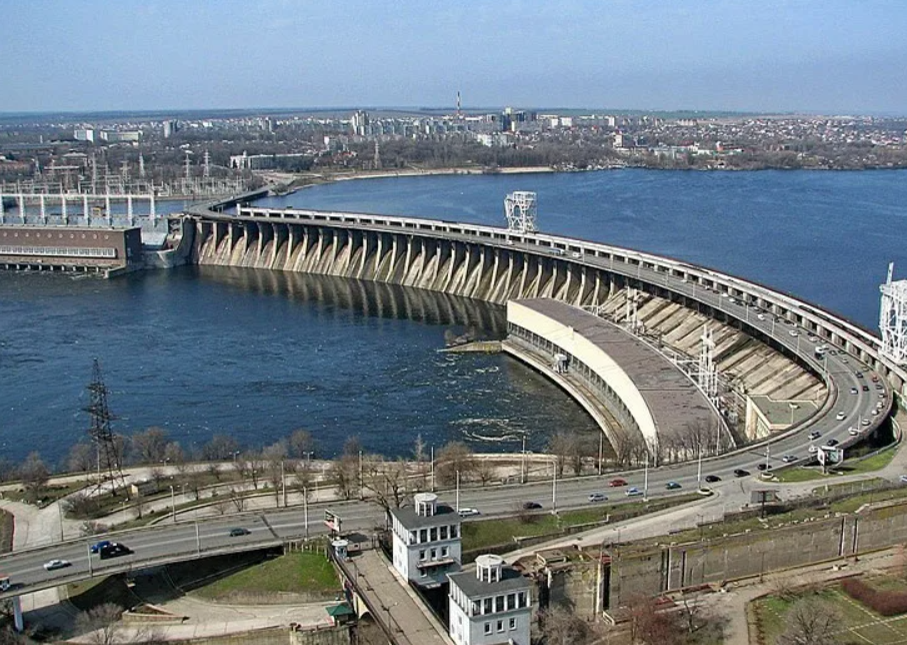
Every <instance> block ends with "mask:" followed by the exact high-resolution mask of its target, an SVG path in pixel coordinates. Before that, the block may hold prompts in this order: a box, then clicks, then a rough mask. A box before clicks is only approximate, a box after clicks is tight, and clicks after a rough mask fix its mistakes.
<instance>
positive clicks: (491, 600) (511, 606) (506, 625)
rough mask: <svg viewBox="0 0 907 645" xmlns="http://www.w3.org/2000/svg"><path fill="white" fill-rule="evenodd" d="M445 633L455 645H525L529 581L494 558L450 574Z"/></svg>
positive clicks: (480, 559) (529, 615)
mask: <svg viewBox="0 0 907 645" xmlns="http://www.w3.org/2000/svg"><path fill="white" fill-rule="evenodd" d="M448 578H449V580H450V593H449V595H448V605H449V609H450V611H449V624H448V633H449V634H450V637H451V638H452V639H453V641H454V643H456V644H457V645H501V644H504V643H510V644H513V645H529V631H530V630H529V627H530V622H531V620H532V596H531V593H530V591H531V587H532V582H531V581H530V580H529V579H528V578H526V577H524V576H523V575H521V574H520V572H518V571H517V570H516V569H514V568H512V567H509V566H506V565H505V564H504V560H503V559H502V558H501V557H500V556H498V555H480V556H479V557H478V558H476V563H475V569H474V570H473V569H471V568H470V569H469V570H464V571H461V572H459V573H452V574H450V575H449V576H448Z"/></svg>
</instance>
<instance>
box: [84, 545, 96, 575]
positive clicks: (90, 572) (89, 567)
mask: <svg viewBox="0 0 907 645" xmlns="http://www.w3.org/2000/svg"><path fill="white" fill-rule="evenodd" d="M85 551H86V552H87V553H88V575H89V577H91V576H94V572H93V571H92V570H91V545H90V544H86V545H85Z"/></svg>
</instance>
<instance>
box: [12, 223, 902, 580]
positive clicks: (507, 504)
mask: <svg viewBox="0 0 907 645" xmlns="http://www.w3.org/2000/svg"><path fill="white" fill-rule="evenodd" d="M362 228H366V227H362ZM371 228H376V229H379V230H383V229H382V227H378V226H374V227H371ZM449 237H451V238H454V239H457V238H463V241H467V242H475V239H474V238H470V237H468V236H457V235H450V236H449ZM482 242H483V243H484V244H490V245H496V244H497V243H496V242H493V241H490V240H484V239H483V240H482ZM499 246H502V247H504V244H503V243H501V244H499ZM507 248H510V249H514V248H516V249H520V250H525V251H528V252H532V253H545V250H544V247H538V246H534V245H525V244H522V243H516V244H514V245H507ZM559 259H563V260H565V261H567V260H569V261H573V262H579V263H584V264H587V265H589V266H593V267H598V268H603V269H607V270H608V271H612V272H614V273H617V274H623V275H626V276H629V277H635V278H638V279H640V280H643V281H647V282H651V283H654V284H658V285H661V286H664V287H665V288H667V289H669V290H672V291H674V292H676V293H679V294H684V295H686V296H689V297H690V298H692V299H693V300H696V301H698V302H701V303H703V304H705V305H708V306H710V307H713V308H714V309H716V310H720V311H724V312H727V313H728V314H729V315H731V316H733V317H736V318H738V319H739V320H741V321H743V322H744V325H748V326H749V327H751V328H752V329H754V330H756V331H758V332H759V333H761V334H762V335H764V336H765V337H766V338H769V339H771V340H772V341H773V342H774V343H776V344H777V345H779V346H782V347H785V348H787V349H788V350H790V351H791V352H793V353H796V354H798V355H799V356H800V357H801V359H802V360H803V361H804V362H805V363H807V364H809V365H810V366H812V367H813V369H815V370H816V371H817V372H819V373H820V374H822V373H825V374H827V376H828V384H829V387H830V402H829V405H827V406H825V407H824V408H823V410H822V414H821V415H820V416H818V417H816V418H814V419H813V420H811V421H810V422H809V423H806V424H804V425H803V426H802V427H799V428H795V429H794V430H793V431H790V432H787V433H785V434H783V435H782V436H781V437H779V438H777V439H773V440H772V442H771V455H770V456H768V457H767V456H766V446H767V445H768V444H760V445H757V446H752V447H747V448H744V449H741V450H739V451H735V452H733V453H730V454H727V455H723V456H719V457H713V458H710V459H707V460H705V461H704V462H703V463H702V464H701V469H700V464H698V463H695V462H694V463H687V464H683V465H671V466H667V467H663V468H659V469H652V470H650V471H649V476H648V497H650V498H654V497H661V496H665V495H668V494H676V493H684V492H689V491H691V490H696V489H697V487H698V486H699V485H700V483H701V481H700V480H701V479H704V478H705V477H707V476H710V475H712V476H716V477H719V478H720V480H719V481H717V482H713V483H709V484H708V485H709V486H710V487H713V488H715V489H716V490H718V491H719V492H720V491H721V490H722V488H727V487H728V486H730V482H733V481H734V480H735V479H736V477H735V474H734V471H735V470H737V469H744V470H746V471H748V472H749V473H750V475H748V476H749V477H755V476H757V475H758V470H757V468H758V465H759V464H760V463H762V464H764V463H766V461H767V462H768V463H770V464H771V465H772V466H773V467H774V468H780V467H783V466H784V465H786V464H785V462H784V461H783V457H785V456H787V455H792V456H795V457H797V462H796V463H805V462H807V461H808V460H810V458H811V457H812V455H811V453H810V452H809V448H810V446H813V445H818V444H820V443H825V442H827V441H828V440H829V439H835V440H836V441H838V442H839V445H840V446H844V447H847V446H851V445H853V444H855V443H857V442H858V441H860V440H862V439H863V438H864V436H865V434H866V433H868V432H871V431H873V430H874V429H875V428H876V427H877V426H878V424H879V423H880V422H881V421H882V420H883V419H884V418H885V417H886V416H887V415H888V414H889V412H890V409H891V392H890V389H889V387H888V385H887V383H884V380H882V379H880V381H879V382H880V384H881V387H882V389H881V390H877V389H876V384H875V383H874V382H873V380H872V377H873V373H872V372H871V371H870V369H869V368H868V367H867V366H866V365H864V364H862V363H860V362H859V361H858V360H857V359H856V358H854V357H853V356H847V355H844V354H843V353H841V352H838V351H837V350H838V349H839V348H835V347H833V346H830V347H829V351H828V352H827V353H826V356H825V358H824V359H823V360H822V361H821V362H820V361H818V360H817V359H816V357H815V348H816V345H817V343H815V342H812V341H810V340H809V338H808V333H807V332H806V331H805V330H803V329H798V328H797V327H795V326H793V325H790V324H788V323H787V322H784V321H781V320H778V319H775V318H774V317H773V316H770V315H769V314H768V313H767V312H760V311H758V310H757V309H755V308H754V307H752V306H751V305H749V304H747V303H744V302H742V301H740V300H737V299H732V298H731V297H729V296H727V295H723V294H720V293H717V292H715V291H712V290H710V289H706V288H705V287H703V286H702V285H697V284H695V283H692V282H686V281H685V280H683V279H681V278H680V277H675V276H672V275H668V274H666V273H661V272H655V271H653V270H652V269H647V268H644V267H642V266H637V265H632V264H630V263H626V264H623V263H615V262H613V261H605V260H603V259H601V258H595V257H592V256H589V257H585V256H580V257H579V258H566V257H560V258H559ZM819 342H821V341H819ZM832 350H834V352H833V351H832ZM857 372H860V373H862V374H863V376H862V377H859V376H857ZM864 385H865V386H867V388H868V391H864V389H863V386H864ZM852 388H855V390H856V393H852ZM880 401H881V402H883V407H882V409H881V410H879V411H877V407H876V406H877V403H878V402H880ZM851 428H853V429H854V431H855V432H856V433H857V434H856V435H854V434H852V433H851V430H850V429H851ZM812 432H818V433H819V434H820V438H819V439H811V438H810V436H809V435H810V433H812ZM619 476H620V477H622V478H624V479H626V480H627V481H628V484H629V487H637V488H639V489H640V490H642V489H643V488H644V487H645V486H644V480H645V475H644V473H643V472H642V471H638V470H637V471H633V472H632V473H623V474H619V473H618V474H615V473H611V474H608V475H606V476H602V477H591V478H582V479H568V480H563V481H560V482H557V485H556V489H555V486H554V484H553V482H546V483H533V484H527V485H523V486H505V487H486V488H481V489H464V490H463V491H462V493H461V496H460V507H461V508H463V507H472V508H477V509H479V511H480V512H481V513H482V516H485V517H487V516H492V517H493V516H496V515H504V514H513V512H514V511H515V509H516V507H517V506H518V505H520V504H521V503H522V502H525V501H534V502H538V503H540V504H542V505H543V507H544V508H543V512H545V511H551V510H553V507H554V506H555V500H556V506H557V509H566V508H576V507H582V506H587V505H589V503H590V502H589V501H588V495H589V493H592V492H601V493H604V494H605V495H606V496H608V497H609V498H610V500H609V503H610V502H613V501H615V500H621V501H622V502H627V501H632V500H631V498H628V497H627V496H626V494H625V491H626V489H627V488H625V487H613V488H612V487H610V486H609V485H608V483H609V482H610V481H611V480H612V479H614V478H616V477H619ZM669 481H673V482H676V483H677V484H679V485H680V487H681V488H680V489H679V490H676V491H667V490H666V489H665V486H666V484H667V483H668V482H669ZM555 491H556V492H555ZM632 499H637V498H632ZM442 500H443V501H444V502H446V503H449V504H453V503H454V494H453V492H451V491H448V492H445V493H443V494H442ZM326 506H327V507H330V508H331V510H333V511H335V512H337V513H338V514H339V515H340V516H341V517H342V518H343V529H344V531H349V530H364V531H368V530H369V529H371V528H372V527H374V526H377V525H383V523H384V520H383V512H382V511H381V509H379V508H378V507H377V506H376V505H374V504H372V503H368V502H359V501H353V502H344V503H335V504H328V505H323V504H319V505H312V507H311V508H310V509H309V520H310V521H309V526H308V534H309V535H311V536H314V535H318V534H324V533H325V532H326V529H325V528H324V527H323V525H322V523H321V521H320V520H321V517H322V513H323V510H324V508H325V507H326ZM236 526H240V527H244V528H247V529H249V531H250V532H249V535H246V536H239V537H230V535H229V530H230V528H232V527H236ZM668 528H669V527H665V529H666V530H667V529H668ZM305 534H306V526H305V520H304V517H303V510H302V509H301V508H299V507H296V508H292V509H284V510H276V511H269V512H266V513H263V514H259V515H242V516H232V517H228V518H216V519H210V518H208V519H204V520H199V521H198V523H196V522H180V523H179V524H166V523H165V524H161V525H158V526H155V527H151V528H145V529H138V530H133V531H129V532H124V533H118V534H112V535H111V536H104V537H105V538H106V539H113V540H116V541H119V542H121V543H123V544H125V545H127V546H128V547H129V548H131V549H132V550H133V551H134V553H133V554H131V555H126V556H122V557H119V558H114V559H110V560H104V561H101V560H99V559H98V556H97V555H95V556H89V554H88V546H89V544H90V543H91V542H94V541H95V540H96V539H99V538H95V539H92V540H90V541H89V540H80V541H74V542H66V543H60V544H57V545H55V546H50V547H46V548H42V549H37V550H31V551H21V552H17V553H14V554H9V555H6V556H3V557H2V558H0V574H2V575H8V576H10V579H11V581H12V583H13V584H14V588H13V589H11V590H10V591H8V592H7V593H5V594H0V597H2V596H8V595H16V594H21V593H28V592H31V591H37V590H39V589H42V588H47V587H51V586H55V585H57V584H61V583H65V582H71V581H74V580H78V579H82V578H85V577H87V576H89V575H99V574H109V573H115V572H120V571H128V570H136V569H141V568H142V567H146V566H152V565H155V564H161V563H165V562H174V561H179V560H187V559H193V558H197V557H200V556H206V555H213V554H217V553H226V552H232V551H239V550H249V549H252V548H261V547H265V546H270V545H277V544H280V543H281V542H282V541H284V540H286V539H294V538H301V537H303V536H304V535H305ZM53 558H59V559H65V560H68V561H70V562H71V563H72V565H71V566H70V567H67V568H64V569H59V570H56V571H50V572H48V571H45V570H44V568H43V566H42V565H43V563H45V562H47V561H48V560H50V559H53Z"/></svg>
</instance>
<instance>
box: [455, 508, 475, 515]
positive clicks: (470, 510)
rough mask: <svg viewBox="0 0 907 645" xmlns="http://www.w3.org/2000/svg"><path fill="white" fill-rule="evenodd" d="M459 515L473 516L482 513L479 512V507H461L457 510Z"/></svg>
mask: <svg viewBox="0 0 907 645" xmlns="http://www.w3.org/2000/svg"><path fill="white" fill-rule="evenodd" d="M457 515H459V516H460V517H473V516H474V515H481V513H479V509H477V508H461V509H459V510H458V511H457Z"/></svg>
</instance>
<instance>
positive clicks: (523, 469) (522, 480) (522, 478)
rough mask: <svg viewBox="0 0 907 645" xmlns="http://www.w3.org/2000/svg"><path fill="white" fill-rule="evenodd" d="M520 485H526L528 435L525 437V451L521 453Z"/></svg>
mask: <svg viewBox="0 0 907 645" xmlns="http://www.w3.org/2000/svg"><path fill="white" fill-rule="evenodd" d="M520 483H521V484H525V483H526V435H523V449H522V450H521V451H520Z"/></svg>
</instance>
